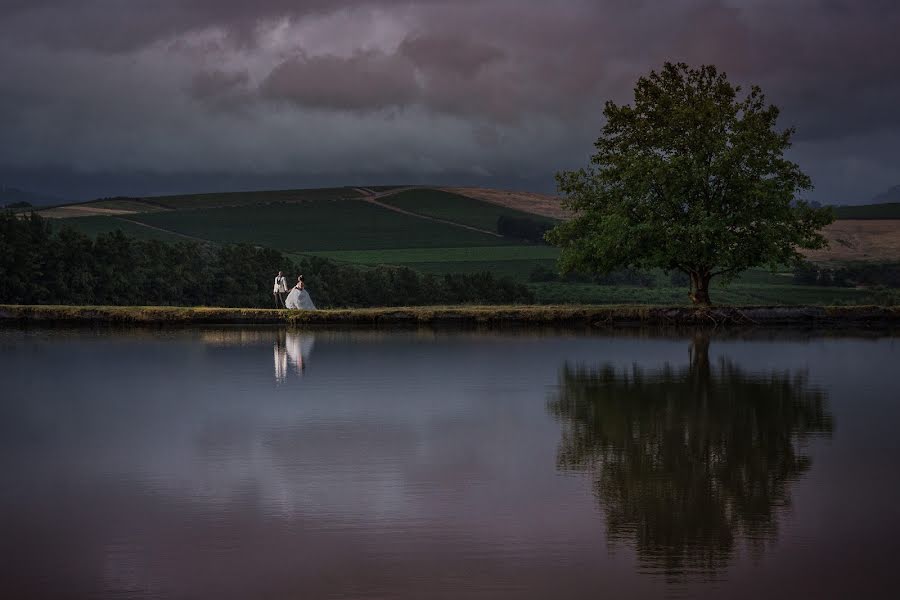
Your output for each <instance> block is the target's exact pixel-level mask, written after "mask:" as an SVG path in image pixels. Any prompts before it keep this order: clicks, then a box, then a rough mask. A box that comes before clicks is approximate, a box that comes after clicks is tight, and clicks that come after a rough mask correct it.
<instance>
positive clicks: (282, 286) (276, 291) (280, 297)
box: [272, 271, 287, 308]
mask: <svg viewBox="0 0 900 600" xmlns="http://www.w3.org/2000/svg"><path fill="white" fill-rule="evenodd" d="M286 293H287V279H285V277H284V273H282V272H281V271H278V275H277V276H276V277H275V287H274V288H272V296H274V297H275V308H284V295H285V294H286Z"/></svg>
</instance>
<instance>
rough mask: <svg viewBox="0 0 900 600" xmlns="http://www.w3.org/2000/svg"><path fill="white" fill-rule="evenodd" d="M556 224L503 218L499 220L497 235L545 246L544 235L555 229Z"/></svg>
mask: <svg viewBox="0 0 900 600" xmlns="http://www.w3.org/2000/svg"><path fill="white" fill-rule="evenodd" d="M553 225H554V223H552V222H550V221H545V220H541V219H529V218H528V217H507V216H505V215H504V216H501V217H499V218H498V219H497V233H499V234H500V235H502V236H505V237H511V238H516V239H520V240H525V241H527V242H531V243H533V244H543V243H544V234H545V233H547V232H548V231H550V230H551V229H553Z"/></svg>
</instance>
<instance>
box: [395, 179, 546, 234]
mask: <svg viewBox="0 0 900 600" xmlns="http://www.w3.org/2000/svg"><path fill="white" fill-rule="evenodd" d="M379 202H383V203H384V204H390V205H391V206H396V207H397V208H402V209H403V210H408V211H410V212H414V213H416V214H420V215H425V216H428V217H433V218H436V219H443V220H445V221H453V222H454V223H460V224H462V225H468V226H470V227H478V228H479V229H486V230H488V231H496V230H497V219H498V218H500V217H501V216H506V217H519V218H528V219H532V220H535V221H548V222H552V221H551V220H550V219H548V218H546V217H542V216H539V215H534V214H531V213H526V212H522V211H520V210H515V209H512V208H506V207H503V206H500V205H498V204H491V203H490V202H483V201H481V200H475V199H473V198H468V197H466V196H460V195H459V194H452V193H450V192H444V191H442V190H431V189H414V190H407V191H405V192H400V193H399V194H395V195H393V196H387V197H385V198H381V199H379Z"/></svg>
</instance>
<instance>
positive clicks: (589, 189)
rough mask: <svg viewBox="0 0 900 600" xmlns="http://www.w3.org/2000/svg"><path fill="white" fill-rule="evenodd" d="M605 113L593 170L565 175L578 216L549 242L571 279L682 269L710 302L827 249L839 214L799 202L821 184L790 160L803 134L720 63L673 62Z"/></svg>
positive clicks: (700, 297)
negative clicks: (765, 271)
mask: <svg viewBox="0 0 900 600" xmlns="http://www.w3.org/2000/svg"><path fill="white" fill-rule="evenodd" d="M603 114H604V116H605V117H606V125H605V126H604V127H603V130H602V134H601V136H600V138H599V139H598V140H597V141H596V143H595V144H594V146H595V148H596V152H595V154H594V155H593V156H592V157H591V160H590V165H589V166H588V167H586V168H582V169H579V170H576V171H565V172H561V173H558V174H557V182H558V185H559V189H560V191H561V192H562V193H563V194H564V195H565V204H566V206H567V207H568V208H569V209H571V210H572V211H573V212H574V215H575V217H574V218H573V219H572V220H570V221H567V222H565V223H562V224H560V225H558V226H557V227H556V228H555V229H553V230H552V231H551V232H550V233H548V236H547V239H548V241H550V242H551V243H553V244H555V245H557V246H560V247H561V249H562V254H561V258H560V267H561V269H562V271H563V272H571V271H588V272H609V271H612V270H615V269H619V268H638V269H646V268H661V269H664V270H666V271H680V272H683V273H685V274H687V275H688V276H689V277H690V281H691V291H690V298H691V300H692V301H693V302H694V303H696V304H708V303H709V283H710V280H711V279H712V278H713V277H720V278H721V280H722V281H723V282H727V281H728V280H730V279H731V278H733V277H734V276H735V275H737V274H738V273H740V272H741V271H743V270H746V269H748V268H750V267H754V266H761V265H765V266H769V267H771V268H776V267H779V266H783V265H790V264H795V263H796V262H797V261H799V260H800V259H801V258H802V256H801V255H800V253H799V252H798V249H803V248H806V249H815V248H822V247H824V246H825V244H826V240H825V238H824V237H823V236H822V235H821V234H820V233H819V230H820V229H821V228H822V227H824V226H825V225H827V224H828V223H830V222H831V221H832V220H833V216H832V214H831V211H830V209H827V208H826V209H822V208H814V207H813V206H811V205H810V204H809V203H808V202H806V201H804V200H802V199H801V198H800V197H799V194H801V193H802V192H804V191H806V190H809V189H811V188H812V182H811V181H810V178H809V177H808V176H807V175H805V174H804V173H803V172H802V171H801V170H800V167H799V166H798V165H797V164H795V163H793V162H791V161H790V160H787V159H786V158H785V156H784V153H785V151H786V150H787V149H788V148H790V146H791V137H792V135H793V134H794V129H793V128H787V129H783V130H780V129H778V127H777V120H778V115H779V110H778V108H777V107H776V106H774V105H771V104H768V103H767V102H766V98H765V96H764V95H763V93H762V91H761V90H760V88H758V87H756V86H753V87H751V88H750V90H749V92H747V93H745V94H743V95H742V90H741V87H740V86H736V85H733V84H731V83H730V82H729V81H728V78H727V76H726V74H725V73H720V72H719V71H718V70H717V69H716V67H714V66H710V65H704V66H701V67H699V68H697V69H694V68H691V67H689V66H688V65H686V64H683V63H678V64H672V63H666V64H665V65H664V67H663V68H662V70H661V71H659V72H656V71H651V73H650V74H649V75H647V76H644V77H641V78H640V79H638V81H637V84H636V86H635V89H634V103H633V104H632V105H617V104H615V103H614V102H612V101H609V102H607V103H606V105H605V107H604V110H603Z"/></svg>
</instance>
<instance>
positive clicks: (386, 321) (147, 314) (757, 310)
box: [0, 305, 900, 327]
mask: <svg viewBox="0 0 900 600" xmlns="http://www.w3.org/2000/svg"><path fill="white" fill-rule="evenodd" d="M2 323H8V324H13V323H25V324H28V323H41V324H51V323H59V324H121V325H128V324H136V325H140V324H147V325H202V324H216V325H251V324H252V325H295V326H304V325H320V324H321V325H387V326H390V325H398V326H399V325H444V324H448V325H449V324H455V325H505V324H509V325H584V326H602V325H623V326H626V325H628V326H630V325H702V326H710V325H715V326H726V325H742V326H791V325H797V326H829V327H840V326H852V327H869V326H871V327H884V326H895V325H900V307H881V306H835V307H823V306H743V307H736V306H718V307H712V308H693V307H683V306H647V305H618V306H615V305H613V306H609V305H608V306H573V305H568V306H431V307H410V308H364V309H334V310H319V311H285V310H272V309H244V308H205V307H197V308H187V307H164V306H127V307H121V306H10V305H5V306H3V305H0V324H2Z"/></svg>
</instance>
